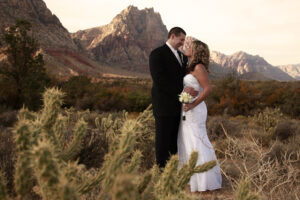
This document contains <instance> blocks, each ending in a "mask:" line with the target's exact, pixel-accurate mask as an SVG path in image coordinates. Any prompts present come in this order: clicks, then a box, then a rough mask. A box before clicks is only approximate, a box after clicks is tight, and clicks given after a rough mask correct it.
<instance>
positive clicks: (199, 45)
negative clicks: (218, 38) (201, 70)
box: [187, 40, 210, 73]
mask: <svg viewBox="0 0 300 200" xmlns="http://www.w3.org/2000/svg"><path fill="white" fill-rule="evenodd" d="M191 47H192V60H191V63H190V65H189V66H188V67H187V73H189V72H192V71H194V69H195V67H196V65H198V64H202V65H204V67H205V69H206V71H207V72H209V71H208V66H209V60H210V53H209V48H208V46H207V44H205V43H204V42H201V41H200V40H195V41H193V42H192V46H191Z"/></svg>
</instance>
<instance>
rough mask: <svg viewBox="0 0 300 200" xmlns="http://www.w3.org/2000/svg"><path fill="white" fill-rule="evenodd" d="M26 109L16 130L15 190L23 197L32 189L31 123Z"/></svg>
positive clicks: (22, 112) (20, 116)
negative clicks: (25, 114)
mask: <svg viewBox="0 0 300 200" xmlns="http://www.w3.org/2000/svg"><path fill="white" fill-rule="evenodd" d="M26 112H27V111H25V110H24V109H22V110H21V111H20V113H21V114H20V115H19V121H18V123H17V124H16V126H15V128H14V134H15V141H16V149H17V161H16V167H15V168H16V169H15V179H14V182H15V189H16V192H17V193H18V194H19V195H20V196H23V197H26V195H27V194H28V193H29V191H30V190H31V189H32V187H33V184H32V182H33V181H32V169H31V162H30V159H31V152H30V148H31V145H32V138H31V132H30V121H29V120H27V119H25V117H24V113H26Z"/></svg>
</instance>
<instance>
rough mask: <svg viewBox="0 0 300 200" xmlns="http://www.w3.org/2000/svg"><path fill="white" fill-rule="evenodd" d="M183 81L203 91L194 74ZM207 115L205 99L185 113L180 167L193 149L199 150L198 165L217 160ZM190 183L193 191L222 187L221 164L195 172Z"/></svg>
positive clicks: (180, 144)
mask: <svg viewBox="0 0 300 200" xmlns="http://www.w3.org/2000/svg"><path fill="white" fill-rule="evenodd" d="M183 83H184V86H185V87H187V86H189V87H192V88H194V89H195V90H197V91H199V94H198V96H199V95H200V94H201V92H202V91H203V88H202V87H201V86H200V84H199V82H198V81H197V79H196V78H195V77H194V76H193V75H192V74H187V75H186V76H185V77H184V80H183ZM198 96H197V97H198ZM197 97H195V98H194V99H196V98H197ZM206 117H207V109H206V105H205V103H204V101H203V102H201V103H200V104H198V105H197V106H196V107H195V108H193V109H192V110H189V111H188V112H186V113H185V120H182V118H181V121H180V126H179V132H178V141H177V144H178V156H179V167H180V166H181V165H182V164H183V163H187V162H188V160H189V158H190V155H191V153H192V152H193V151H198V161H197V165H196V166H198V165H201V164H204V163H205V162H208V161H211V160H217V159H216V154H215V151H214V148H213V146H212V145H211V143H210V141H209V139H208V137H207V132H206ZM189 184H190V187H191V191H192V192H195V191H206V190H215V189H219V188H221V185H222V176H221V173H220V168H219V166H218V165H217V166H215V167H214V168H212V169H211V170H209V171H207V172H204V173H197V174H194V175H193V176H192V177H191V179H190V182H189Z"/></svg>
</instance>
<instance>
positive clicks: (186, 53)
mask: <svg viewBox="0 0 300 200" xmlns="http://www.w3.org/2000/svg"><path fill="white" fill-rule="evenodd" d="M184 54H185V55H186V56H187V57H191V56H192V47H191V46H187V47H186V48H185V52H184Z"/></svg>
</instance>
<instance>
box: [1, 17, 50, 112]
mask: <svg viewBox="0 0 300 200" xmlns="http://www.w3.org/2000/svg"><path fill="white" fill-rule="evenodd" d="M30 32H31V24H30V23H29V22H28V21H25V20H18V21H17V22H16V24H15V25H12V26H10V27H9V28H8V29H7V30H6V31H5V33H4V36H3V38H4V42H5V44H4V48H2V49H1V50H2V52H1V53H3V54H4V55H5V56H6V59H5V60H4V61H3V62H1V67H0V75H1V77H0V78H1V79H2V80H1V85H0V87H1V90H2V91H1V93H3V94H4V96H3V97H2V98H1V100H0V101H2V102H4V103H5V104H6V105H8V106H9V107H12V108H14V109H18V108H20V107H22V105H23V104H25V105H26V106H27V107H28V108H30V109H34V110H37V109H38V108H39V106H40V105H41V103H42V101H41V95H42V92H43V91H44V89H45V87H46V86H48V84H49V82H50V78H49V77H48V76H47V74H46V70H45V68H44V60H43V55H42V54H41V53H39V50H40V48H39V44H38V43H37V41H36V39H35V38H34V37H33V36H32V34H30ZM7 83H9V84H10V85H9V86H8V87H5V86H7ZM8 89H10V90H8ZM3 90H5V91H3ZM9 100H11V101H9ZM2 102H1V103H2Z"/></svg>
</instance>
